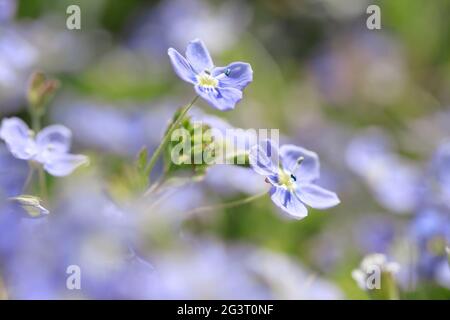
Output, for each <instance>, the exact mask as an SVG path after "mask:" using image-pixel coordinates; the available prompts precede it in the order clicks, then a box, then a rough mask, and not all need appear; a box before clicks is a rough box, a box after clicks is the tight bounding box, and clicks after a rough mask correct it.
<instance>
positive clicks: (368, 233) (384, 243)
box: [354, 216, 396, 254]
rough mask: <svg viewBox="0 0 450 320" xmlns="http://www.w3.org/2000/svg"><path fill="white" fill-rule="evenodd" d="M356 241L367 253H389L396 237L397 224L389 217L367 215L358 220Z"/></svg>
mask: <svg viewBox="0 0 450 320" xmlns="http://www.w3.org/2000/svg"><path fill="white" fill-rule="evenodd" d="M354 230H355V234H354V236H355V243H356V244H357V245H358V247H359V248H360V249H361V251H362V252H363V253H365V254H367V253H370V252H379V253H384V254H385V253H387V252H388V251H389V247H390V245H391V244H392V243H393V241H394V238H395V231H396V230H395V226H394V223H393V221H391V220H390V219H388V218H384V217H383V218H382V217H378V216H367V217H364V218H363V219H361V220H360V221H357V222H356V227H355V228H354Z"/></svg>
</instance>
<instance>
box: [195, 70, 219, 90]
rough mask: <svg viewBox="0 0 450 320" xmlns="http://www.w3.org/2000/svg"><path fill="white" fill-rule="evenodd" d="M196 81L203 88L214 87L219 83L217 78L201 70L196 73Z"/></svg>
mask: <svg viewBox="0 0 450 320" xmlns="http://www.w3.org/2000/svg"><path fill="white" fill-rule="evenodd" d="M197 82H198V84H199V85H200V86H202V87H204V88H216V87H217V85H218V84H219V80H217V79H216V78H214V77H213V76H211V75H210V74H209V73H206V72H202V73H201V74H199V75H197Z"/></svg>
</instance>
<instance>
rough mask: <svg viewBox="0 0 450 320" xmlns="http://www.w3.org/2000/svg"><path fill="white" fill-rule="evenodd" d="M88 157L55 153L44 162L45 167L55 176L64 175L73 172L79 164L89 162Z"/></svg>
mask: <svg viewBox="0 0 450 320" xmlns="http://www.w3.org/2000/svg"><path fill="white" fill-rule="evenodd" d="M88 162H89V160H88V157H86V156H83V155H77V154H69V153H63V154H53V156H52V157H48V158H47V159H46V162H45V163H44V169H45V170H46V171H47V172H48V173H50V174H51V175H53V176H57V177H62V176H67V175H69V174H71V173H72V172H73V171H74V170H75V169H76V168H78V167H79V166H81V165H83V164H86V163H88Z"/></svg>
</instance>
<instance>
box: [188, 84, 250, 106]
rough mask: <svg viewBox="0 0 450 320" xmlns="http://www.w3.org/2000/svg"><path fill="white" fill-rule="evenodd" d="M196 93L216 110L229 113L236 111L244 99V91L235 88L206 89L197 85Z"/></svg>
mask: <svg viewBox="0 0 450 320" xmlns="http://www.w3.org/2000/svg"><path fill="white" fill-rule="evenodd" d="M195 91H197V93H198V95H200V96H201V97H202V98H203V99H205V100H206V101H208V103H209V104H210V105H212V106H213V107H214V108H216V109H218V110H221V111H227V110H231V109H234V107H235V106H236V103H238V102H239V101H240V100H241V99H242V91H240V90H238V89H234V88H217V89H212V90H211V89H205V88H203V87H201V86H198V85H196V86H195Z"/></svg>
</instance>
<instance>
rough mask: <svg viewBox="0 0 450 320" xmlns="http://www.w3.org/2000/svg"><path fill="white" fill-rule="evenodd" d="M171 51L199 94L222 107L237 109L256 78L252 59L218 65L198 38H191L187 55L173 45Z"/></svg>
mask: <svg viewBox="0 0 450 320" xmlns="http://www.w3.org/2000/svg"><path fill="white" fill-rule="evenodd" d="M168 54H169V57H170V61H171V62H172V65H173V68H174V69H175V72H176V74H177V75H178V76H179V77H180V78H181V79H183V80H184V81H186V82H189V83H192V84H193V85H194V88H195V91H196V92H197V94H198V95H199V96H201V97H202V98H203V99H205V100H206V101H207V102H208V103H209V104H211V105H212V106H213V107H214V108H216V109H218V110H221V111H225V110H230V109H234V107H235V105H236V103H238V102H239V101H240V100H241V99H242V90H244V88H245V87H246V86H247V85H248V84H249V83H250V82H251V81H252V80H253V70H252V68H251V66H250V65H249V64H248V63H244V62H233V63H231V64H229V65H228V66H226V67H214V64H213V61H212V59H211V56H210V55H209V52H208V49H207V48H206V47H205V45H204V43H203V42H202V41H201V40H198V39H196V40H193V41H191V42H189V44H188V46H187V49H186V58H184V57H183V56H182V55H181V54H180V53H178V51H176V50H175V49H173V48H169V50H168Z"/></svg>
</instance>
